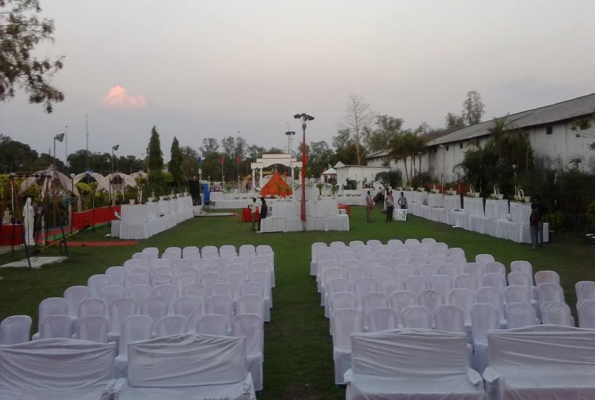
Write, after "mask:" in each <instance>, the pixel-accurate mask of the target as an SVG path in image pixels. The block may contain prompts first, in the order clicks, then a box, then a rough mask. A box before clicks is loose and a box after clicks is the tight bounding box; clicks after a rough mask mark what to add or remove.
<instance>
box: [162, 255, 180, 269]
mask: <svg viewBox="0 0 595 400" xmlns="http://www.w3.org/2000/svg"><path fill="white" fill-rule="evenodd" d="M180 258H181V256H180V255H178V254H177V253H163V254H162V255H161V259H162V260H167V261H168V263H169V265H170V266H171V265H173V263H174V262H176V261H177V260H179V259H180Z"/></svg>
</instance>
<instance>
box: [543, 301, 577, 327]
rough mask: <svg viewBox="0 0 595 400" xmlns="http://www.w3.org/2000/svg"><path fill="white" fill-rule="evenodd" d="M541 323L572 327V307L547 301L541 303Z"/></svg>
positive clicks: (558, 302)
mask: <svg viewBox="0 0 595 400" xmlns="http://www.w3.org/2000/svg"><path fill="white" fill-rule="evenodd" d="M539 308H540V310H541V321H542V322H543V323H544V324H546V325H547V324H549V325H563V326H572V320H571V318H570V307H568V305H566V303H562V302H560V301H546V302H545V303H540V304H539Z"/></svg>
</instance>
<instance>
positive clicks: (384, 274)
mask: <svg viewBox="0 0 595 400" xmlns="http://www.w3.org/2000/svg"><path fill="white" fill-rule="evenodd" d="M392 274H393V271H391V269H390V268H387V267H374V268H371V269H370V277H371V278H372V279H376V280H377V281H378V283H380V282H382V281H383V280H384V279H386V278H388V277H389V276H391V275H392Z"/></svg>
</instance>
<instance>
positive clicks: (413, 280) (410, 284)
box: [405, 275, 428, 296]
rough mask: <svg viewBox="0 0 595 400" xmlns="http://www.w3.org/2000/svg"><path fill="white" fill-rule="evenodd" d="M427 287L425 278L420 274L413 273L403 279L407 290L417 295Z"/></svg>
mask: <svg viewBox="0 0 595 400" xmlns="http://www.w3.org/2000/svg"><path fill="white" fill-rule="evenodd" d="M427 288H428V282H427V280H426V278H424V277H423V276H420V275H413V276H410V277H409V278H407V279H405V289H406V290H409V291H411V292H413V293H415V295H416V296H417V295H418V294H419V292H421V291H422V290H424V289H427Z"/></svg>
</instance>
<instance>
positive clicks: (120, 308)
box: [108, 297, 138, 339]
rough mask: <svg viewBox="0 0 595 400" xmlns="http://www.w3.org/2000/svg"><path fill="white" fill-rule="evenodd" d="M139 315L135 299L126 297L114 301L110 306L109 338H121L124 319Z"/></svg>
mask: <svg viewBox="0 0 595 400" xmlns="http://www.w3.org/2000/svg"><path fill="white" fill-rule="evenodd" d="M137 313H138V306H137V304H136V302H135V301H134V300H133V299H131V298H127V297H124V298H120V299H116V300H114V301H113V302H112V304H111V305H110V306H109V332H108V338H109V339H115V338H119V337H120V332H121V329H122V322H123V321H124V319H125V318H128V317H129V316H131V315H135V314H137Z"/></svg>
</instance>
